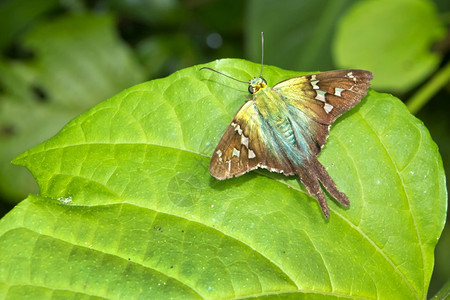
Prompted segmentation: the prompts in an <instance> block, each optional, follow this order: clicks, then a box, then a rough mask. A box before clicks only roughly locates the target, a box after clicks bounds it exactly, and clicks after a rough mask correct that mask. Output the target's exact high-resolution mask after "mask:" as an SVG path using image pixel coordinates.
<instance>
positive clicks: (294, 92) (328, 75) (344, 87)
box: [202, 36, 373, 218]
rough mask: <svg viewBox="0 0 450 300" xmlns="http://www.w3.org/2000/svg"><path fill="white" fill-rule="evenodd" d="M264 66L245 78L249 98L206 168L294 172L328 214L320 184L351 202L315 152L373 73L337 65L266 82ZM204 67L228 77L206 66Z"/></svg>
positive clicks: (223, 174)
mask: <svg viewBox="0 0 450 300" xmlns="http://www.w3.org/2000/svg"><path fill="white" fill-rule="evenodd" d="M262 37H263V36H262ZM262 66H263V64H262V63H261V73H260V75H259V77H255V78H253V79H251V80H249V81H248V90H249V92H250V94H251V95H252V97H251V99H250V100H248V101H247V102H246V103H245V104H244V105H243V106H242V107H241V108H240V109H239V111H238V112H237V113H236V115H235V116H234V118H233V120H232V121H231V124H230V125H229V126H228V128H227V129H226V131H225V133H224V134H223V136H222V138H221V139H220V141H219V144H218V145H217V147H216V149H215V151H214V153H213V155H212V158H211V163H210V166H209V171H210V173H211V175H212V176H214V177H215V178H217V179H219V180H223V179H227V178H231V177H233V176H234V177H238V176H241V175H243V174H245V173H247V172H249V171H251V170H254V169H257V168H264V169H268V170H269V171H271V172H278V173H283V174H284V175H297V176H298V177H299V178H300V181H301V182H302V183H303V185H304V186H305V187H306V190H307V191H308V193H309V194H310V195H311V196H313V197H315V198H316V199H317V200H318V203H319V205H320V207H321V209H322V212H323V214H324V216H325V217H326V218H328V217H329V216H330V212H329V208H328V205H327V202H326V199H325V196H324V193H323V190H322V188H321V186H320V183H321V184H322V186H323V187H324V188H325V189H326V190H327V191H328V193H329V194H330V195H331V196H333V197H334V198H335V199H336V200H337V201H338V202H339V203H340V204H342V205H344V206H348V205H350V201H349V199H348V197H347V195H345V194H344V193H343V192H340V191H339V190H338V188H337V187H336V183H335V182H334V181H333V179H332V178H331V177H330V175H329V174H328V172H327V170H326V169H325V167H324V166H323V165H322V164H321V163H320V162H319V161H318V159H317V156H318V155H319V153H320V151H321V150H322V148H323V146H324V145H325V143H326V140H327V138H328V135H329V131H330V127H331V125H332V124H333V122H334V121H335V120H336V119H337V118H338V117H339V116H341V115H342V114H343V113H345V112H346V111H348V110H349V109H350V108H352V107H353V106H355V105H356V104H358V103H359V102H360V101H361V99H362V98H363V97H364V96H365V95H366V94H367V91H368V88H369V86H370V80H371V79H372V78H373V75H372V73H371V72H369V71H364V70H335V71H327V72H321V73H316V74H308V75H303V76H297V77H293V78H290V79H287V80H284V81H281V82H279V83H277V84H276V85H275V86H273V87H269V86H268V85H267V81H266V80H265V79H264V78H263V77H262ZM202 69H209V70H211V71H214V72H216V73H219V74H222V75H224V76H227V77H230V78H232V77H231V76H228V75H226V74H223V73H221V72H219V71H216V70H214V69H211V68H208V67H203V68H202ZM232 79H234V78H232ZM235 80H237V79H235ZM238 81H240V80H238ZM244 82H245V81H244ZM245 83H247V82H245ZM319 182H320V183H319Z"/></svg>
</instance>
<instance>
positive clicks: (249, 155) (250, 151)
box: [248, 149, 256, 159]
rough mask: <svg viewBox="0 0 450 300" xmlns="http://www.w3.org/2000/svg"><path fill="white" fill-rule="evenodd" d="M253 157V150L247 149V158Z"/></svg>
mask: <svg viewBox="0 0 450 300" xmlns="http://www.w3.org/2000/svg"><path fill="white" fill-rule="evenodd" d="M255 157H256V155H255V152H253V150H252V149H249V150H248V158H249V159H250V158H255Z"/></svg>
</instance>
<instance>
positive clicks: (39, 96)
mask: <svg viewBox="0 0 450 300" xmlns="http://www.w3.org/2000/svg"><path fill="white" fill-rule="evenodd" d="M31 91H32V92H33V95H34V96H35V98H36V100H38V101H39V102H47V101H48V96H47V93H46V92H45V90H44V89H43V88H42V87H40V86H38V85H34V86H32V87H31Z"/></svg>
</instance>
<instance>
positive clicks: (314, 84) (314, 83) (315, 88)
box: [311, 80, 319, 90]
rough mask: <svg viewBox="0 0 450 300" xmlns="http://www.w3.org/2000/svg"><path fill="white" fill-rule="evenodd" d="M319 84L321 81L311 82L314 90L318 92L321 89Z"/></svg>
mask: <svg viewBox="0 0 450 300" xmlns="http://www.w3.org/2000/svg"><path fill="white" fill-rule="evenodd" d="M318 83H319V80H313V81H311V85H312V88H313V89H314V90H318V89H319V86H318V85H317V84H318Z"/></svg>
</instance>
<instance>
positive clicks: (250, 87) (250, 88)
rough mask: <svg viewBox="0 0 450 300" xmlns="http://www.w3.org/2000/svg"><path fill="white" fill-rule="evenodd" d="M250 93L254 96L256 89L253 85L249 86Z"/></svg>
mask: <svg viewBox="0 0 450 300" xmlns="http://www.w3.org/2000/svg"><path fill="white" fill-rule="evenodd" d="M248 92H249V93H250V94H253V93H254V92H255V88H254V87H253V86H252V85H249V86H248Z"/></svg>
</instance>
